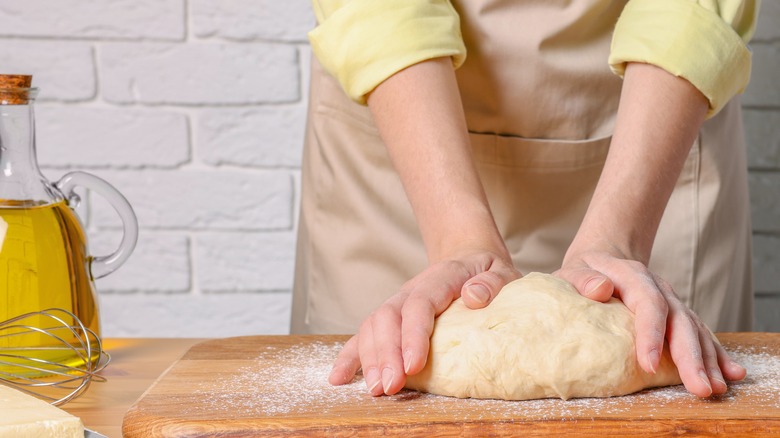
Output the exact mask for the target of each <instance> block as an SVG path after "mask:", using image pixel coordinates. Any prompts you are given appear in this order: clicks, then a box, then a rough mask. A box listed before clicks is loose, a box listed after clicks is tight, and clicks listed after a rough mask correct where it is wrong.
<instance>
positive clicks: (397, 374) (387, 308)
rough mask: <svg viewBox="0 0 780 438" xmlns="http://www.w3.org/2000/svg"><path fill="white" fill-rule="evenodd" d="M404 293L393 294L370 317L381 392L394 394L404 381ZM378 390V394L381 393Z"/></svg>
mask: <svg viewBox="0 0 780 438" xmlns="http://www.w3.org/2000/svg"><path fill="white" fill-rule="evenodd" d="M405 300H406V295H405V294H398V295H395V296H394V297H393V298H391V299H390V300H388V302H387V303H386V304H385V305H384V306H383V307H382V311H381V312H378V313H377V314H376V316H375V317H374V318H373V319H372V324H371V325H372V329H373V331H374V348H376V358H377V362H378V369H379V377H380V380H381V382H382V384H381V385H380V386H381V388H382V391H381V392H384V393H385V394H387V395H392V394H395V393H396V392H398V391H400V390H401V388H403V386H404V384H405V383H406V375H405V374H404V362H403V357H402V356H401V310H400V309H401V307H402V306H403V303H404V301H405ZM381 392H380V394H381Z"/></svg>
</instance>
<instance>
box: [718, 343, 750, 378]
mask: <svg viewBox="0 0 780 438" xmlns="http://www.w3.org/2000/svg"><path fill="white" fill-rule="evenodd" d="M715 351H716V352H717V354H718V366H719V367H720V371H721V372H722V373H723V377H725V378H726V380H727V381H730V382H733V381H739V380H742V379H744V378H745V376H746V375H747V370H746V369H745V368H744V367H743V366H742V365H740V364H738V363H736V362H734V360H733V359H731V357H730V356H729V354H728V353H727V352H726V349H725V348H723V346H722V345H720V344H718V343H717V342H716V343H715Z"/></svg>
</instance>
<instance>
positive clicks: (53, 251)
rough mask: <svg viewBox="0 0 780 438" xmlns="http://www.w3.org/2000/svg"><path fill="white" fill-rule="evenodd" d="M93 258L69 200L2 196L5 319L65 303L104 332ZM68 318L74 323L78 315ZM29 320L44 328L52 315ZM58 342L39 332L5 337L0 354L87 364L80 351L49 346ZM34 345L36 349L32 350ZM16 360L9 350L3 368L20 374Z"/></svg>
mask: <svg viewBox="0 0 780 438" xmlns="http://www.w3.org/2000/svg"><path fill="white" fill-rule="evenodd" d="M30 204H33V205H30ZM89 263H90V259H89V257H88V256H87V253H86V237H85V235H84V232H83V229H82V227H81V225H80V223H79V220H78V218H77V217H76V215H75V214H74V212H73V211H72V210H71V209H70V208H69V207H68V205H67V203H66V201H59V202H55V203H52V204H46V205H34V203H30V202H27V203H26V202H25V201H10V200H2V199H0V321H5V320H7V319H10V318H13V317H16V316H19V315H21V314H25V313H28V312H36V311H41V310H45V309H49V308H61V309H65V310H68V311H70V312H72V313H73V314H75V315H76V316H77V317H78V318H79V320H80V321H81V322H82V323H83V324H84V326H85V327H87V328H89V329H91V330H92V331H94V332H95V334H98V335H99V333H100V327H99V319H98V311H97V303H96V299H95V288H94V282H93V281H92V279H91V278H90V274H89V272H90V270H89ZM3 301H4V302H3ZM30 321H33V322H32V323H30ZM65 322H66V323H68V324H73V321H65ZM27 323H28V324H29V325H33V326H36V327H39V328H44V327H45V326H47V325H49V326H50V325H51V321H50V320H48V319H45V318H42V317H36V318H34V319H32V320H27ZM39 324H40V326H39ZM57 334H58V335H63V334H64V333H63V332H62V331H60V332H58V333H57ZM68 336H71V337H72V339H69V338H66V339H65V341H67V342H71V343H74V345H75V343H76V342H77V340H76V337H75V336H73V335H70V334H68ZM54 342H55V341H54V340H52V339H51V337H49V336H46V335H43V334H40V333H35V332H30V333H27V334H16V335H14V336H9V337H4V338H3V337H0V354H3V355H12V354H18V355H20V356H24V357H35V358H38V359H43V360H46V361H52V362H56V363H60V364H65V365H69V366H74V367H78V366H80V365H84V362H83V360H82V359H80V358H79V356H78V355H76V354H75V353H74V352H71V351H68V350H62V349H58V350H54V349H52V350H46V347H51V346H54ZM31 347H32V348H34V349H33V350H30V348H31ZM16 349H19V350H16ZM92 359H93V361H94V360H96V359H97V357H93V358H92ZM3 362H6V363H5V364H4V363H3ZM7 362H11V364H9V363H7ZM13 362H14V360H13V359H8V356H0V374H2V373H3V372H4V371H5V372H13V373H15V374H18V373H19V369H18V367H14V365H13V364H12V363H13ZM28 374H29V373H28ZM33 374H34V373H33ZM41 374H45V373H41Z"/></svg>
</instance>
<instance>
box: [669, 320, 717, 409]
mask: <svg viewBox="0 0 780 438" xmlns="http://www.w3.org/2000/svg"><path fill="white" fill-rule="evenodd" d="M694 327H695V323H694V321H693V320H692V319H691V317H690V316H689V315H687V313H686V312H685V311H684V310H683V309H679V311H677V310H674V311H672V312H671V316H670V320H669V329H668V332H669V336H668V339H669V350H670V352H671V353H672V360H673V361H674V363H675V364H676V365H677V371H678V372H679V373H680V379H682V381H683V384H684V385H685V389H687V390H688V392H690V393H691V394H694V395H696V396H698V397H709V396H710V395H711V394H712V386H711V385H710V379H709V376H707V372H706V370H705V368H704V360H703V357H702V350H701V345H700V341H699V335H698V330H696V329H695V328H694Z"/></svg>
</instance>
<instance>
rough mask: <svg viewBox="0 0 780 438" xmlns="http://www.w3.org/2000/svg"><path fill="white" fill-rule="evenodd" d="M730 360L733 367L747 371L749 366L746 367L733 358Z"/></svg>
mask: <svg viewBox="0 0 780 438" xmlns="http://www.w3.org/2000/svg"><path fill="white" fill-rule="evenodd" d="M729 362H731V366H732V367H737V368H739V369H741V370H743V371H747V368H745V367H743V366H742V365H740V364H738V363H736V362H734V361H733V360H729Z"/></svg>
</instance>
